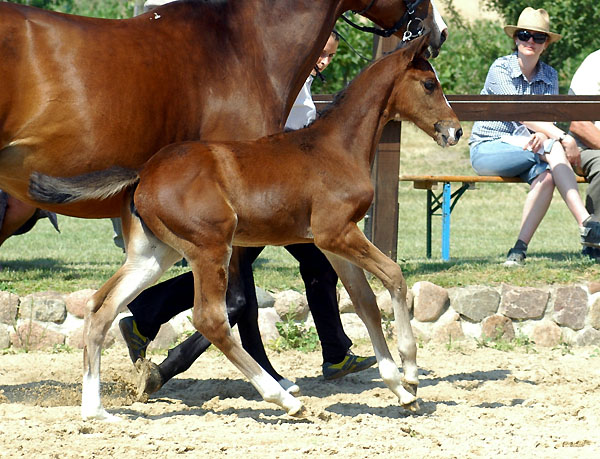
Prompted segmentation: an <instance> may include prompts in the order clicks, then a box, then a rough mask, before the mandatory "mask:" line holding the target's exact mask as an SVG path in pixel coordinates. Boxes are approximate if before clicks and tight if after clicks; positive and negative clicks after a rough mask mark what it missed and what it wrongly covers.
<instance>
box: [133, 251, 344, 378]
mask: <svg viewBox="0 0 600 459" xmlns="http://www.w3.org/2000/svg"><path fill="white" fill-rule="evenodd" d="M285 248H286V249H287V250H288V252H290V254H291V255H292V256H293V257H294V258H296V260H298V261H299V263H300V274H301V276H302V279H303V281H304V284H305V287H306V296H307V300H308V305H309V308H310V311H311V314H312V315H313V318H314V320H315V327H316V329H317V333H318V335H319V339H320V340H321V347H322V349H323V360H324V361H325V362H331V363H337V362H340V361H341V360H343V358H344V356H345V355H346V352H347V351H348V349H349V348H350V346H351V345H352V341H351V340H350V338H348V336H347V335H346V334H345V332H344V329H343V327H342V322H341V319H340V315H339V309H338V303H337V294H336V285H337V279H338V278H337V274H336V273H335V270H334V269H333V268H332V267H331V264H330V263H329V261H328V260H327V258H326V257H325V256H324V255H323V253H322V252H321V251H320V250H319V249H318V248H317V247H316V246H315V245H314V244H294V245H289V246H286V247H285ZM262 250H263V247H258V248H256V247H251V248H242V249H237V252H236V256H238V257H239V259H238V260H232V263H231V267H230V282H229V286H228V290H227V298H226V302H227V314H228V316H229V322H230V323H231V324H232V325H234V324H236V323H237V324H238V328H239V332H240V337H241V340H242V344H243V346H244V349H246V351H248V353H249V354H250V355H251V356H252V357H253V358H254V359H255V360H256V361H257V362H258V363H259V364H260V366H261V367H263V368H264V369H265V370H266V371H267V372H268V373H269V374H271V376H273V377H274V378H275V379H276V380H280V379H281V378H282V377H281V375H279V374H278V373H277V372H276V371H275V369H274V368H273V367H272V365H271V363H270V362H269V359H268V357H267V355H266V353H265V350H264V345H263V342H262V339H261V337H260V331H259V329H258V323H257V320H258V302H257V300H256V292H255V288H254V277H253V275H252V263H253V262H254V260H255V259H256V258H257V257H258V255H259V254H260V253H261V252H262ZM193 285H194V280H193V276H192V273H191V272H188V273H186V274H182V275H180V276H178V277H175V278H173V279H170V280H167V281H165V282H162V283H160V284H158V285H156V286H154V287H151V288H149V289H147V290H145V291H144V292H142V293H141V294H140V295H139V296H138V297H137V298H136V299H135V300H134V301H133V302H132V303H131V304H130V305H129V309H130V310H131V312H132V314H133V315H134V317H135V320H136V322H137V325H138V329H139V330H140V332H141V333H143V334H144V335H146V336H148V337H149V338H152V339H154V338H155V337H156V334H157V333H158V330H159V329H160V326H161V325H162V324H163V323H166V322H168V321H169V320H170V319H171V318H172V317H174V316H175V315H177V314H179V313H180V312H182V311H185V310H186V309H189V308H191V307H192V306H193V304H194V288H193ZM208 346H210V342H209V341H208V340H207V339H206V338H205V337H204V336H202V335H201V334H200V333H198V332H196V333H194V334H193V335H192V336H190V337H189V338H188V339H186V340H185V341H184V342H183V343H181V344H179V345H178V346H177V347H175V348H173V349H170V350H169V354H168V356H167V358H166V359H165V360H164V361H163V362H162V363H161V364H160V365H159V368H160V371H161V374H162V376H163V379H164V381H165V382H166V381H168V380H169V379H171V378H172V377H173V376H175V375H177V374H179V373H181V372H183V371H185V370H187V369H188V368H189V367H190V366H191V365H192V363H193V362H194V361H195V360H196V359H197V358H198V357H199V356H200V354H202V352H204V351H205V350H206V349H207V348H208Z"/></svg>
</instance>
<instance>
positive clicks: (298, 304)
mask: <svg viewBox="0 0 600 459" xmlns="http://www.w3.org/2000/svg"><path fill="white" fill-rule="evenodd" d="M274 307H275V311H277V314H278V315H279V317H281V320H283V321H285V320H287V319H288V318H290V319H292V320H306V317H308V312H309V309H308V302H307V301H306V296H304V295H303V294H302V293H299V292H296V291H294V290H285V291H283V292H279V293H277V294H276V295H275V305H274Z"/></svg>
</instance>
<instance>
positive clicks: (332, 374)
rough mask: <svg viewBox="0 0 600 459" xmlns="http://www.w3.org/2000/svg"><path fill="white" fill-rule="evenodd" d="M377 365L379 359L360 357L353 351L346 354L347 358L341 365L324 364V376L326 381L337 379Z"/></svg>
mask: <svg viewBox="0 0 600 459" xmlns="http://www.w3.org/2000/svg"><path fill="white" fill-rule="evenodd" d="M375 363H377V359H376V358H375V357H373V356H371V357H360V356H358V355H354V354H353V353H352V351H348V352H347V353H346V357H344V360H342V361H341V362H340V363H329V362H325V363H324V364H323V376H324V377H325V379H337V378H341V377H342V376H345V375H347V374H350V373H356V372H358V371H363V370H366V369H367V368H369V367H372V366H373V365H375Z"/></svg>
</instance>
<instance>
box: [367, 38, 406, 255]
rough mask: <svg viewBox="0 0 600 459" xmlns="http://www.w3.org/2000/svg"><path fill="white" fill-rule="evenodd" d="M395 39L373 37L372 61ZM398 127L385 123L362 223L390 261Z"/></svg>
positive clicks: (395, 230) (393, 248) (394, 221)
mask: <svg viewBox="0 0 600 459" xmlns="http://www.w3.org/2000/svg"><path fill="white" fill-rule="evenodd" d="M398 42H399V40H398V38H396V37H390V38H380V37H375V39H374V41H373V55H374V57H375V58H378V57H380V56H381V55H383V54H384V53H388V52H390V51H393V50H394V49H396V46H398ZM400 128H401V124H400V122H398V121H392V122H390V123H388V124H387V126H386V127H385V128H384V130H383V134H382V136H381V140H380V141H379V146H378V148H377V153H376V155H375V161H374V163H373V172H372V177H373V183H374V184H375V198H374V200H373V205H372V206H371V209H370V210H369V213H368V215H367V218H366V220H365V234H367V236H368V237H369V238H370V239H371V241H372V242H373V243H374V244H375V245H376V246H377V247H378V248H379V250H381V251H382V252H383V253H385V254H386V255H387V256H388V257H390V258H391V259H392V260H394V261H396V257H397V250H398V176H399V174H400Z"/></svg>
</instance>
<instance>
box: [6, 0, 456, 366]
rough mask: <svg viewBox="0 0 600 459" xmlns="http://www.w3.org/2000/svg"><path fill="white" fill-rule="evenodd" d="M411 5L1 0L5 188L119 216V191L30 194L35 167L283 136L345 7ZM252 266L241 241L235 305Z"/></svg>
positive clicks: (427, 8)
mask: <svg viewBox="0 0 600 459" xmlns="http://www.w3.org/2000/svg"><path fill="white" fill-rule="evenodd" d="M411 4H413V3H411ZM406 9H407V8H406V2H405V1H404V0H375V1H373V0H319V1H314V0H277V1H271V0H252V1H246V0H244V1H242V0H237V1H225V0H219V1H216V0H213V1H180V2H176V3H171V4H167V5H165V6H163V7H159V8H157V9H155V10H153V11H151V12H149V13H147V14H143V15H140V16H137V17H135V18H132V19H126V20H106V19H96V18H85V17H78V16H72V15H66V14H61V13H55V12H49V11H45V10H40V9H36V8H31V7H27V6H23V5H17V4H12V3H5V2H2V3H0V36H2V37H3V39H2V40H1V41H0V81H2V90H0V188H1V189H4V190H5V191H7V192H8V193H10V194H11V195H13V196H15V197H17V198H18V199H20V200H23V201H25V202H27V203H29V204H32V205H33V206H35V207H44V208H47V209H49V210H53V211H55V212H58V213H62V214H65V215H73V216H77V217H88V218H98V217H116V216H118V215H119V212H120V211H119V209H120V203H121V202H122V197H121V196H119V195H115V196H112V197H106V196H104V195H97V196H93V197H90V198H89V199H87V200H86V201H84V202H77V203H60V204H58V203H57V204H48V205H46V204H41V203H39V202H36V201H35V200H34V199H32V198H31V197H30V196H29V195H28V193H27V185H28V178H29V175H30V174H31V172H32V171H33V170H37V171H39V172H41V173H44V174H48V175H59V176H75V175H79V174H86V173H90V172H93V171H98V170H103V169H106V168H108V167H111V166H121V167H126V168H138V167H141V165H142V164H143V163H144V162H145V161H146V160H147V159H148V158H149V157H150V156H151V155H152V154H154V153H155V152H156V151H158V150H159V149H160V148H161V147H164V146H165V145H167V144H170V143H173V142H178V141H185V140H198V139H205V140H246V139H256V138H258V137H261V136H264V135H268V134H272V133H275V132H279V131H281V130H282V129H283V126H284V122H285V119H286V117H287V113H288V112H289V109H290V107H291V105H292V103H293V101H294V98H295V96H296V94H297V93H298V91H299V89H300V87H301V86H302V84H303V83H304V81H305V79H306V77H307V76H308V74H309V72H310V70H311V69H312V66H313V65H314V63H315V62H316V60H317V57H318V56H319V54H320V52H321V50H322V49H323V46H324V45H325V42H326V40H327V38H328V36H329V34H330V32H331V29H332V28H333V26H334V24H335V21H336V19H337V18H338V17H339V16H340V15H341V14H342V13H343V12H346V11H349V10H357V11H362V14H363V16H365V17H367V18H369V19H371V20H373V21H374V22H375V23H376V24H378V25H379V26H381V27H383V28H384V29H389V28H391V27H393V26H394V25H395V24H396V23H397V22H398V21H401V20H402V18H404V17H405V14H406ZM433 13H434V11H433V7H432V5H431V4H430V2H429V1H428V0H427V1H421V2H419V3H418V5H417V7H416V8H415V11H414V17H415V18H423V21H424V26H425V28H426V29H427V30H430V31H431V33H430V34H429V44H430V48H431V50H432V53H433V54H435V53H436V52H437V49H438V48H439V46H440V45H441V43H442V42H443V40H444V38H445V36H446V33H447V32H446V30H445V25H444V24H443V21H441V22H440V21H438V22H437V23H438V24H440V25H437V24H436V21H434V17H436V15H434V14H433ZM275 19H276V20H275ZM405 25H406V24H404V26H405ZM404 26H403V27H402V28H400V30H399V31H398V33H397V35H399V36H402V33H403V32H404ZM234 261H235V262H234ZM250 265H251V261H249V260H248V257H247V256H246V255H245V252H244V251H243V250H234V257H233V258H232V265H231V267H232V270H231V274H230V278H229V285H230V292H229V293H230V294H229V295H228V306H229V307H230V308H231V309H232V310H233V309H236V308H237V309H241V308H246V307H248V305H251V306H252V307H256V299H255V297H254V295H253V293H252V292H253V291H254V286H253V281H252V271H251V266H250ZM180 277H181V276H180ZM90 313H91V314H93V313H94V311H93V310H90ZM239 327H240V330H242V328H243V329H244V330H245V334H246V335H247V336H253V337H254V338H253V341H254V342H253V343H252V346H249V347H251V349H249V350H250V352H251V353H252V355H253V357H254V358H255V359H256V360H258V361H259V362H260V363H261V365H263V367H264V368H266V369H267V370H268V371H269V372H270V373H271V374H276V372H275V370H274V369H273V367H272V366H271V364H270V362H269V360H268V358H267V356H266V354H265V352H264V349H263V347H262V342H261V340H260V334H259V333H258V327H257V324H256V321H252V320H249V321H247V323H244V322H240V323H239Z"/></svg>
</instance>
